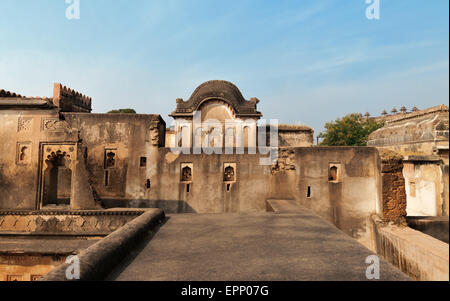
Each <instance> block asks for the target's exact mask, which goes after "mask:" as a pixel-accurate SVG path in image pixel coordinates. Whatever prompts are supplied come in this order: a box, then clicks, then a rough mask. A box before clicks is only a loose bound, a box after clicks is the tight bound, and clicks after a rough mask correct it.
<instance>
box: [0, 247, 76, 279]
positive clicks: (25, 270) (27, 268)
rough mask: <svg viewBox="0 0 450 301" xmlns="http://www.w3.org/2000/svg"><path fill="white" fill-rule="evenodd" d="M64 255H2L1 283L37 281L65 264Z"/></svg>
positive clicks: (0, 256)
mask: <svg viewBox="0 0 450 301" xmlns="http://www.w3.org/2000/svg"><path fill="white" fill-rule="evenodd" d="M66 257H67V255H66V256H64V255H55V254H52V255H40V254H39V255H29V254H1V253H0V281H37V280H39V279H40V278H41V277H42V276H43V275H45V274H47V273H48V272H50V271H51V270H52V269H54V268H55V267H57V266H59V265H61V264H62V263H64V262H65V260H66Z"/></svg>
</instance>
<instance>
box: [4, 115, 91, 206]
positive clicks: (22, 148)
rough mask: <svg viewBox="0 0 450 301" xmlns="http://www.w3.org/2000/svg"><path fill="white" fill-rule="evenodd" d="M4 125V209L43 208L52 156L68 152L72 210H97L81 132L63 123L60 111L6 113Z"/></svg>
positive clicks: (67, 160)
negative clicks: (46, 176) (88, 177)
mask: <svg viewBox="0 0 450 301" xmlns="http://www.w3.org/2000/svg"><path fill="white" fill-rule="evenodd" d="M0 124H1V125H2V126H1V127H0V140H1V141H2V143H1V144H0V153H1V154H2V156H1V157H0V192H1V193H2V198H1V199H0V210H1V209H27V210H35V209H39V208H41V206H42V205H43V204H42V200H43V195H44V191H43V189H44V185H43V181H44V174H45V170H46V168H47V167H48V164H47V160H48V156H51V155H52V154H54V153H57V152H58V151H61V153H63V152H64V153H65V159H66V162H67V167H68V168H70V174H71V182H69V183H70V187H68V188H67V190H70V191H71V198H72V201H73V202H72V203H71V205H72V206H73V207H72V209H80V207H83V209H95V208H96V206H95V203H94V200H93V197H92V193H91V194H90V195H89V193H90V191H89V189H90V187H89V184H88V183H87V182H86V181H87V178H86V177H85V175H84V171H85V162H84V153H83V149H82V143H81V142H80V141H79V136H78V130H77V129H73V128H71V127H70V125H69V124H68V123H67V122H66V121H64V120H61V118H60V117H59V114H58V111H57V110H56V109H48V110H14V109H11V110H2V111H0ZM80 187H81V188H82V189H83V190H82V191H80Z"/></svg>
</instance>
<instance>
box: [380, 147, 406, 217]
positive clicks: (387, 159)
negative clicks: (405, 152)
mask: <svg viewBox="0 0 450 301" xmlns="http://www.w3.org/2000/svg"><path fill="white" fill-rule="evenodd" d="M380 156H381V179H382V194H383V215H382V216H383V220H384V221H393V222H403V221H404V220H405V217H406V190H405V179H404V177H403V162H402V159H403V157H402V156H401V155H399V154H397V153H395V152H391V151H382V152H381V153H380Z"/></svg>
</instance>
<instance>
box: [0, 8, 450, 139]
mask: <svg viewBox="0 0 450 301" xmlns="http://www.w3.org/2000/svg"><path fill="white" fill-rule="evenodd" d="M380 4H381V7H380V13H381V15H380V19H379V20H368V19H367V18H366V16H365V10H366V8H367V6H368V4H366V3H365V0H345V1H344V0H295V1H294V0H293V1H283V0H277V1H273V0H270V1H269V0H251V1H248V0H239V1H238V0H230V1H215V0H208V1H206V0H204V1H200V0H179V1H172V0H164V1H163V0H161V1H150V0H80V12H81V15H80V19H79V20H68V19H66V8H67V6H68V4H66V3H65V0H0V11H1V17H0V36H1V39H0V88H2V89H6V90H10V91H13V92H17V93H20V94H22V95H27V96H51V95H52V87H53V84H52V83H53V82H61V83H63V84H64V85H67V86H69V87H71V88H74V89H76V90H78V91H79V92H82V93H84V94H86V95H89V96H91V97H92V98H93V109H94V112H106V111H108V110H110V109H116V108H123V107H132V108H134V109H136V110H137V111H138V112H139V113H158V114H161V115H162V116H163V118H164V119H165V120H166V122H167V123H168V125H170V123H171V119H170V117H168V116H167V115H168V114H169V113H170V112H171V111H173V110H174V108H175V106H176V103H175V99H176V98H179V97H181V98H184V99H188V98H189V96H190V95H191V93H192V92H193V90H194V89H195V88H196V87H197V86H198V85H199V84H201V83H202V82H204V81H207V80H210V79H223V80H228V81H231V82H233V83H234V84H236V85H237V86H238V87H239V88H240V90H241V92H242V93H243V95H244V97H246V98H247V99H249V98H251V97H258V98H259V99H260V100H261V102H260V104H259V107H258V109H259V110H260V111H261V112H262V113H263V115H264V118H266V119H270V118H277V119H279V120H280V122H282V123H301V124H306V125H309V126H312V127H313V128H314V129H315V130H316V134H318V132H320V131H321V130H323V125H324V124H325V122H327V121H331V120H334V119H336V118H337V117H341V116H344V115H346V114H348V113H351V112H362V113H364V112H366V111H368V112H370V113H371V114H372V115H379V113H380V112H381V111H382V110H383V109H386V110H388V111H390V110H391V109H392V107H394V106H396V107H397V108H399V107H401V106H402V105H405V106H406V107H408V108H412V107H413V106H417V107H419V108H426V107H430V106H434V105H438V104H443V103H448V100H449V75H448V74H449V54H448V53H449V39H448V35H449V1H448V0H433V1H421V0H380Z"/></svg>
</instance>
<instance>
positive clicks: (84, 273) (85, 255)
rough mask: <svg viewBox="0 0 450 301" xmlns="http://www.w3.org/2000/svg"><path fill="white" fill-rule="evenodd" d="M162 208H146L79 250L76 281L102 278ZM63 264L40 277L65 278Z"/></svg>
mask: <svg viewBox="0 0 450 301" xmlns="http://www.w3.org/2000/svg"><path fill="white" fill-rule="evenodd" d="M164 217H165V215H164V211H162V210H160V209H150V210H148V211H146V212H145V213H144V214H142V215H141V216H139V217H138V218H136V219H134V220H132V221H131V222H129V223H127V224H126V225H125V226H123V227H121V228H120V229H118V230H117V231H115V232H113V233H111V234H110V235H108V236H107V237H105V238H104V239H102V240H100V241H99V242H97V243H95V244H94V245H92V246H90V247H89V248H87V249H85V250H84V251H82V252H81V253H80V254H79V255H78V258H79V261H80V279H79V280H80V281H95V280H103V279H104V278H105V277H106V276H107V275H108V274H109V273H110V272H111V271H112V269H114V267H115V266H116V265H117V264H119V263H120V262H121V261H122V260H123V259H124V258H125V257H126V256H127V255H128V254H129V252H130V251H131V250H132V248H133V247H134V246H135V245H136V244H137V243H138V242H139V241H140V240H141V239H142V238H143V237H144V236H145V235H147V234H148V231H152V230H153V229H155V227H156V226H157V225H158V224H159V223H160V222H161V221H162V220H163V219H164ZM69 266H70V264H67V263H65V264H63V265H61V266H59V267H57V268H56V269H54V270H52V271H51V272H50V273H48V274H47V275H46V276H44V277H43V279H42V281H68V280H67V278H66V269H67V268H68V267H69Z"/></svg>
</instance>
